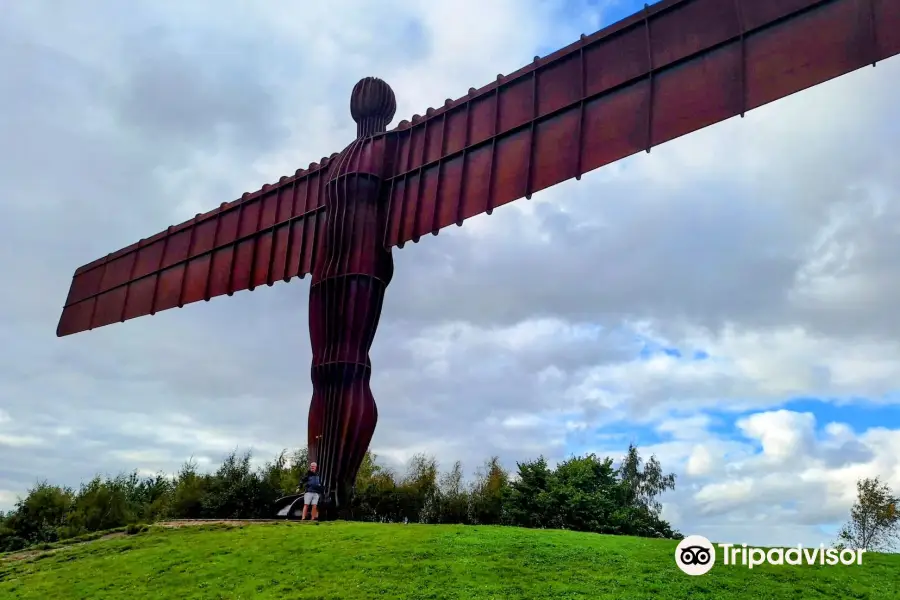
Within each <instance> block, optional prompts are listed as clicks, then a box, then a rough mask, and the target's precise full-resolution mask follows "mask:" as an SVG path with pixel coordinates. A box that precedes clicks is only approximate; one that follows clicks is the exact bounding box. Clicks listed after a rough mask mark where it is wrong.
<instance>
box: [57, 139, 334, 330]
mask: <svg viewBox="0 0 900 600" xmlns="http://www.w3.org/2000/svg"><path fill="white" fill-rule="evenodd" d="M335 156H336V155H335ZM332 158H333V157H332ZM329 160H330V159H327V158H323V159H322V162H321V164H316V163H313V164H312V165H310V167H309V169H308V170H298V171H297V173H296V174H295V175H294V176H293V177H282V178H281V181H279V182H278V183H276V184H274V185H268V184H267V185H265V186H263V188H262V189H261V190H258V191H256V192H254V193H252V194H249V193H248V194H244V196H243V197H242V198H241V199H239V200H235V201H234V202H230V203H223V204H222V205H221V206H220V207H219V208H216V209H214V210H212V211H210V212H208V213H205V214H200V215H197V216H195V217H194V218H193V219H191V220H189V221H185V222H184V223H182V224H180V225H174V226H172V227H169V228H168V229H166V230H165V231H162V232H160V233H157V234H156V235H154V236H152V237H150V238H147V239H145V240H141V241H139V242H138V243H136V244H132V245H131V246H128V247H127V248H123V249H121V250H119V251H117V252H113V253H112V254H110V255H108V256H106V257H104V258H101V259H99V260H96V261H94V262H92V263H89V264H87V265H84V266H83V267H80V268H79V269H78V270H76V271H75V276H74V277H73V279H72V285H71V287H70V288H69V296H68V298H67V299H66V304H65V308H64V309H63V314H62V317H61V318H60V321H59V326H58V327H57V330H56V334H57V335H58V336H64V335H69V334H72V333H78V332H80V331H86V330H88V329H94V328H97V327H102V326H104V325H109V324H111V323H118V322H120V321H126V320H128V319H133V318H135V317H141V316H144V315H152V314H155V313H157V312H160V311H163V310H167V309H169V308H174V307H176V306H177V307H179V308H180V307H182V306H184V305H185V304H190V303H191V302H197V301H199V300H209V299H210V298H214V297H216V296H221V295H224V294H228V295H229V296H230V295H232V294H233V293H234V292H238V291H241V290H247V289H249V290H253V289H254V288H255V287H258V286H261V285H269V286H271V285H273V284H274V283H275V282H276V281H279V280H283V281H288V280H290V279H291V278H292V277H296V276H300V277H303V276H304V275H306V274H307V273H309V272H310V271H311V269H312V265H313V261H314V259H315V253H316V251H317V249H318V246H319V244H318V239H319V237H321V232H322V230H323V228H324V224H325V215H324V192H323V188H324V185H325V180H326V176H327V166H328V164H329Z"/></svg>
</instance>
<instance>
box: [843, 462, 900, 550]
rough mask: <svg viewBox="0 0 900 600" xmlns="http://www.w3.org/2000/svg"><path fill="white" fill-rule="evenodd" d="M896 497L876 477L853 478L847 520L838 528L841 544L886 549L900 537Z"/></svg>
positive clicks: (851, 546)
mask: <svg viewBox="0 0 900 600" xmlns="http://www.w3.org/2000/svg"><path fill="white" fill-rule="evenodd" d="M898 504H900V498H898V497H897V496H895V495H894V494H893V493H892V491H891V488H890V487H888V485H887V484H886V483H884V482H883V481H881V479H880V478H879V477H875V478H868V477H867V478H865V479H860V480H859V481H857V482H856V502H855V503H854V504H853V507H852V508H851V509H850V520H849V521H848V522H847V523H846V524H845V525H844V526H843V527H842V528H841V530H840V531H839V532H838V545H839V546H841V547H844V548H854V549H865V550H874V551H889V550H893V549H894V548H896V547H897V543H898V541H900V511H898V510H897V505H898Z"/></svg>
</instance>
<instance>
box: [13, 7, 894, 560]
mask: <svg viewBox="0 0 900 600" xmlns="http://www.w3.org/2000/svg"><path fill="white" fill-rule="evenodd" d="M302 4H303V9H302V10H301V8H300V5H301V3H297V2H287V1H285V2H275V1H269V2H254V3H247V2H238V1H233V2H223V1H222V0H208V1H206V0H195V1H194V2H191V3H183V2H180V1H174V0H173V1H168V0H154V1H147V2H139V1H134V2H129V3H124V2H116V1H114V0H108V1H100V0H96V1H92V0H82V1H81V2H77V3H75V2H65V1H62V0H59V1H52V0H30V1H29V2H3V3H2V5H3V13H4V18H3V19H2V20H0V207H2V212H3V218H2V220H0V240H2V242H0V272H2V274H3V281H4V285H3V293H2V295H0V339H2V340H3V343H2V345H0V508H10V507H11V506H12V505H13V504H14V502H15V500H16V497H17V495H19V494H22V493H24V492H25V490H27V488H28V487H29V486H31V485H32V484H34V483H35V481H36V480H37V479H38V478H48V479H50V480H51V481H53V482H58V483H61V484H68V485H77V484H78V483H79V482H80V481H82V480H84V479H86V478H89V477H90V476H92V475H93V474H94V473H97V472H101V473H116V472H119V471H122V470H130V469H133V468H138V469H141V470H142V471H147V472H153V471H157V470H164V471H172V470H175V469H176V468H177V467H178V465H179V464H181V463H182V462H183V461H185V460H186V459H188V458H189V457H191V456H193V457H194V458H195V459H196V460H198V461H199V462H200V464H201V466H203V465H214V464H215V463H217V462H218V461H219V460H220V459H221V458H222V456H223V455H224V454H225V453H226V452H228V451H229V450H231V449H233V448H235V447H238V448H242V449H245V448H252V449H253V450H254V451H255V452H256V453H257V455H258V456H259V457H260V459H268V458H271V457H272V456H273V455H274V454H275V453H276V452H277V451H278V450H279V449H281V448H286V447H296V446H298V445H301V444H304V443H305V431H306V415H307V408H308V403H309V396H310V393H311V388H310V383H309V362H310V352H309V347H308V345H309V341H308V332H307V323H306V322H307V293H308V280H304V281H298V280H295V281H293V282H292V283H290V284H283V283H282V284H279V285H276V286H275V287H273V288H271V289H269V288H262V289H260V290H258V291H256V292H254V293H249V292H242V293H239V294H237V295H235V296H234V297H232V298H228V297H221V298H217V299H214V300H213V301H211V302H210V303H208V304H207V303H199V304H194V305H190V306H188V307H185V308H183V309H180V310H172V311H168V312H165V313H161V314H159V315H156V316H154V317H145V318H142V319H138V320H135V321H130V322H127V323H125V324H120V325H115V326H111V327H107V328H103V329H100V330H97V331H93V332H87V333H82V334H79V335H75V336H71V337H66V338H61V339H57V338H56V337H55V329H56V323H57V320H58V318H59V313H60V310H61V306H62V304H63V301H64V299H65V297H66V293H67V291H68V287H69V283H70V281H71V276H72V272H73V271H74V269H75V268H76V267H78V266H79V265H81V264H84V263H86V262H88V261H91V260H93V259H94V258H97V257H99V256H102V255H104V254H106V253H108V252H110V251H113V250H116V249H118V248H120V247H123V246H125V245H127V244H130V243H132V242H134V241H136V240H138V239H139V238H141V237H147V236H149V235H151V234H153V233H156V232H157V231H160V230H162V229H164V228H165V227H166V226H168V225H170V224H174V223H178V222H181V221H183V220H185V219H187V218H190V217H192V216H193V215H194V214H195V213H197V212H201V211H205V210H208V209H209V208H211V207H214V206H216V205H218V204H219V203H220V202H222V201H230V200H233V199H235V198H237V197H239V196H240V194H241V193H242V192H245V191H252V190H255V189H257V188H259V187H260V186H261V185H262V184H263V183H266V182H273V181H276V180H277V179H278V177H279V176H281V175H284V174H291V173H293V171H294V170H295V169H296V168H298V167H305V166H306V165H308V164H309V163H310V162H313V161H318V160H319V159H320V158H321V157H322V156H326V155H329V154H331V153H332V152H336V151H339V150H341V149H342V148H343V147H344V146H345V145H346V144H348V143H349V142H350V140H351V139H352V138H353V137H354V135H355V126H354V124H353V122H352V120H351V119H350V116H349V108H348V98H349V92H350V89H351V88H352V86H353V84H354V83H355V82H356V81H357V80H358V79H359V78H361V77H363V76H367V75H375V76H379V77H382V78H384V79H385V80H387V81H388V82H389V83H390V84H391V85H392V86H393V87H394V89H395V91H396V93H397V97H398V103H399V109H398V113H397V120H399V119H403V118H409V117H410V116H411V115H412V114H413V113H420V114H422V113H424V110H425V109H426V108H427V107H429V106H439V105H440V104H441V103H443V101H444V99H445V98H448V97H452V98H456V97H459V96H461V95H463V94H465V92H466V90H467V89H468V88H469V87H470V86H474V87H479V86H481V85H483V84H485V83H487V82H489V81H491V80H493V79H494V78H495V77H496V74H497V73H508V72H510V71H512V70H515V69H516V68H518V67H520V66H521V65H523V64H525V63H527V62H529V61H530V60H531V58H532V57H533V56H534V55H536V54H541V55H543V54H546V53H548V52H550V51H552V50H555V49H556V48H558V47H560V46H563V45H566V44H568V43H570V42H571V41H573V40H575V39H577V37H578V35H579V34H580V33H591V32H593V31H595V30H596V29H599V28H600V27H601V26H603V25H605V24H607V23H609V22H612V21H615V20H618V19H619V18H622V17H623V16H626V15H627V14H629V13H631V12H633V11H634V10H635V9H636V8H638V6H637V5H636V4H635V3H634V2H632V1H631V0H628V1H625V0H609V1H605V0H564V1H557V2H550V1H548V0H454V1H453V2H435V1H433V0H427V1H426V0H340V1H338V0H333V1H332V2H330V3H302ZM326 4H328V5H329V6H337V5H343V7H342V8H339V9H337V8H330V9H326V8H325V5H326ZM476 12H477V13H478V16H477V17H476V16H475V15H476ZM898 60H900V59H893V60H889V61H886V62H884V63H882V64H880V65H879V66H878V67H877V68H875V69H872V68H867V69H865V70H863V71H859V72H857V73H854V74H851V75H849V76H846V77H844V78H842V79H839V80H837V81H833V82H831V83H828V84H825V85H822V86H819V87H818V88H815V89H813V90H810V91H807V92H805V93H801V94H797V95H795V96H793V97H791V98H788V99H785V100H782V101H781V102H779V103H776V104H775V105H771V106H768V107H765V108H763V109H760V110H758V111H755V112H753V113H749V114H748V115H747V117H746V118H745V119H743V120H741V119H733V120H731V121H728V122H726V123H722V124H720V125H718V126H714V127H711V128H708V129H706V130H704V131H701V132H698V133H696V134H694V135H692V136H689V137H687V138H683V139H681V140H677V141H675V142H672V143H669V144H666V145H664V146H661V147H658V148H656V149H654V151H653V153H652V154H650V155H646V154H642V155H639V156H635V157H632V158H630V159H627V160H625V161H623V162H621V163H618V164H616V165H613V166H611V167H607V168H603V169H600V170H598V171H595V172H592V173H591V174H589V175H587V176H585V177H584V178H583V180H582V181H581V182H569V183H568V184H563V185H560V186H557V187H556V188H554V189H551V190H548V191H545V192H542V193H540V194H538V195H536V196H535V198H534V199H533V200H532V201H531V202H525V201H520V202H519V203H516V204H512V205H508V206H505V207H503V208H501V209H499V210H497V211H496V212H495V213H494V215H493V216H490V217H488V216H486V215H483V216H481V217H479V218H475V219H473V220H471V221H469V222H468V223H467V224H466V225H465V226H464V227H462V228H452V229H449V230H445V231H443V232H442V233H441V234H440V235H439V236H438V237H428V238H426V239H423V240H422V242H421V243H419V244H417V245H409V246H407V247H405V248H404V249H403V250H399V251H395V262H396V275H395V278H394V281H393V283H392V284H391V287H390V288H389V290H388V297H387V302H386V306H385V314H384V318H383V321H382V325H381V328H380V330H379V333H378V336H377V338H376V340H375V346H374V349H373V353H372V361H373V363H374V378H373V384H372V387H373V390H374V392H375V396H376V399H377V400H378V403H379V416H380V422H379V424H378V429H377V431H376V433H375V439H374V440H373V442H372V447H373V450H374V451H375V452H376V453H377V454H378V455H379V456H380V457H382V459H383V460H384V461H385V462H388V463H391V464H401V463H402V462H403V461H405V460H406V459H407V458H408V457H409V456H410V455H411V454H413V453H415V452H427V453H431V454H433V455H435V456H436V457H437V458H438V459H439V460H440V461H441V462H442V464H444V465H449V464H450V463H451V462H452V461H453V460H455V459H461V460H462V461H463V462H464V465H465V467H466V468H467V469H468V470H470V471H472V470H474V469H475V468H476V467H477V466H478V465H479V464H480V463H481V462H482V461H483V460H484V459H485V458H487V457H489V456H491V455H495V454H496V455H499V456H500V457H501V459H502V460H503V462H504V463H505V464H506V465H507V466H509V467H513V468H514V467H515V461H516V460H517V459H519V460H521V459H525V458H533V457H536V456H538V455H540V454H543V455H545V456H547V457H548V458H549V459H551V460H559V459H563V458H565V457H566V456H569V455H572V454H573V453H574V454H581V453H585V452H597V453H600V454H603V455H611V456H616V457H618V456H619V455H620V454H621V453H622V452H623V450H624V449H625V447H626V446H627V444H628V443H629V442H631V441H633V442H635V443H637V444H638V445H639V446H640V447H641V448H642V452H643V453H644V454H646V455H649V454H651V453H652V454H656V455H657V456H658V457H659V458H660V460H661V461H662V463H663V466H664V467H666V468H667V469H669V470H673V471H675V472H676V473H677V474H678V477H679V478H678V484H677V489H676V491H675V492H674V493H669V494H668V495H667V496H666V497H665V501H666V506H665V511H666V516H667V517H668V518H669V519H671V521H672V522H673V524H674V525H675V526H676V527H678V528H679V529H681V530H682V531H684V532H685V533H686V534H688V533H691V534H693V533H697V534H704V535H707V536H708V537H711V538H715V539H719V540H723V541H724V540H730V541H736V542H747V543H769V544H779V543H780V544H796V543H798V542H802V543H815V544H817V543H818V542H820V541H829V540H830V539H832V537H833V533H834V528H835V525H836V524H838V523H839V522H840V521H842V520H843V519H844V518H845V517H846V515H847V512H848V509H849V506H850V504H851V502H852V500H853V493H854V491H855V489H854V484H855V481H856V479H857V478H859V477H863V476H874V475H881V476H882V477H883V478H885V479H886V480H888V481H890V482H891V483H892V484H893V485H894V486H895V487H897V488H900V410H898V406H897V405H898V403H900V394H898V391H900V317H898V316H897V311H896V306H895V304H896V301H897V298H898V295H900V243H898V242H900V237H898V236H900V197H898V196H900V193H898V191H897V190H898V189H900V157H898V154H897V152H896V140H897V139H898V135H900V114H898V112H897V108H896V98H897V97H898V94H900V62H898Z"/></svg>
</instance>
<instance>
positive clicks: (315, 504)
mask: <svg viewBox="0 0 900 600" xmlns="http://www.w3.org/2000/svg"><path fill="white" fill-rule="evenodd" d="M312 520H313V521H318V520H319V494H313V495H312Z"/></svg>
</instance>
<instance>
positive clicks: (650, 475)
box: [619, 444, 675, 516]
mask: <svg viewBox="0 0 900 600" xmlns="http://www.w3.org/2000/svg"><path fill="white" fill-rule="evenodd" d="M642 467H643V468H642ZM619 477H620V478H621V481H622V482H623V483H625V486H626V489H627V495H628V497H627V498H626V501H627V502H628V504H631V505H633V506H639V507H643V508H646V509H647V510H648V511H650V512H651V513H652V514H654V515H657V516H658V515H659V513H660V511H661V510H662V505H661V504H660V503H659V501H658V500H657V498H658V497H659V495H660V494H662V493H663V492H665V491H666V490H674V489H675V474H674V473H669V474H663V470H662V465H661V464H660V462H659V461H658V460H657V459H656V457H655V456H651V457H650V460H648V461H647V462H646V463H644V461H643V459H642V458H641V456H640V454H638V449H637V446H635V445H634V444H629V445H628V452H627V454H626V455H625V458H624V459H623V460H622V464H621V466H620V467H619Z"/></svg>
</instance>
